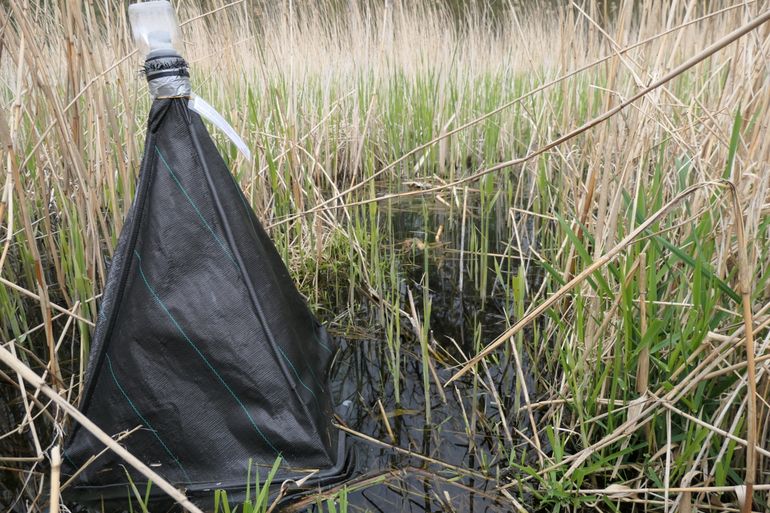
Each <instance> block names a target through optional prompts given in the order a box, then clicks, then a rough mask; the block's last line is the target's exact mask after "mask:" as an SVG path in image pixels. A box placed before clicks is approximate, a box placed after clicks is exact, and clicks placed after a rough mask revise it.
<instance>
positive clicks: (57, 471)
mask: <svg viewBox="0 0 770 513" xmlns="http://www.w3.org/2000/svg"><path fill="white" fill-rule="evenodd" d="M60 479H61V448H60V447H59V446H58V445H55V446H54V447H53V449H51V492H50V495H49V496H48V504H49V509H48V511H49V512H50V513H59V499H60V497H59V495H60V491H61V487H60V485H61V480H60Z"/></svg>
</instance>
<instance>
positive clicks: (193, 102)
mask: <svg viewBox="0 0 770 513" xmlns="http://www.w3.org/2000/svg"><path fill="white" fill-rule="evenodd" d="M187 106H188V107H189V109H190V110H194V111H195V112H197V113H198V114H200V115H201V116H202V117H203V118H205V119H207V120H209V121H211V122H212V123H214V125H215V126H216V127H217V128H219V129H220V130H221V131H222V132H224V133H225V135H226V136H227V137H228V139H230V140H231V141H232V142H233V144H234V145H235V147H236V148H238V151H240V152H241V153H242V154H243V156H244V157H246V160H248V161H249V162H251V150H249V147H248V146H246V143H245V142H243V139H241V136H240V135H238V134H237V133H236V131H235V129H234V128H233V127H232V126H230V123H228V122H227V121H226V120H225V118H223V117H222V115H221V114H220V113H219V112H217V109H215V108H214V107H212V106H211V105H209V104H208V103H207V102H206V101H205V100H204V99H203V98H201V97H200V96H197V95H193V97H192V98H190V102H189V103H188V104H187Z"/></svg>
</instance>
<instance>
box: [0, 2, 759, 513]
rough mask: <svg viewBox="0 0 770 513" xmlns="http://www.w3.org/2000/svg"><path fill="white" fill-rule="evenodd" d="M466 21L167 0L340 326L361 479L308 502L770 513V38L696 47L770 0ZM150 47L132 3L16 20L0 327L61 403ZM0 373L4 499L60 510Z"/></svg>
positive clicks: (130, 184)
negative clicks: (130, 19)
mask: <svg viewBox="0 0 770 513" xmlns="http://www.w3.org/2000/svg"><path fill="white" fill-rule="evenodd" d="M60 4H61V5H60ZM458 5H459V7H458ZM458 5H454V4H453V7H452V8H451V9H450V8H448V7H446V6H444V5H443V4H441V3H433V2H431V3H428V2H405V1H398V0H392V1H387V0H386V1H384V2H354V1H352V2H332V3H324V2H311V1H309V0H308V1H305V0H295V1H294V2H279V3H274V2H265V3H257V2H251V1H245V2H238V1H236V2H227V1H226V0H216V1H210V2H204V5H202V6H197V5H196V6H192V5H190V3H187V2H183V3H181V5H180V6H178V9H179V18H180V20H182V21H183V22H184V23H183V27H182V32H183V38H184V42H185V48H184V52H185V55H186V56H187V58H188V60H189V62H190V65H191V75H192V80H193V90H194V91H195V92H196V93H197V94H199V95H200V96H202V97H203V98H205V99H206V100H207V101H208V102H209V103H211V104H212V105H215V106H216V107H217V109H218V110H219V111H220V112H221V113H222V114H223V115H224V116H225V117H226V118H227V119H229V120H230V122H231V124H232V125H233V126H234V127H235V128H236V130H237V131H238V132H239V133H240V134H241V135H242V136H243V138H244V139H245V140H246V141H247V142H248V143H249V144H250V145H251V147H252V150H253V151H254V153H255V159H254V161H253V162H248V161H245V160H244V159H243V158H242V157H241V156H240V155H239V154H238V153H237V151H236V150H235V148H234V147H233V146H232V145H231V144H230V143H229V142H228V141H227V140H226V139H225V138H224V137H223V136H222V135H221V134H218V133H216V132H214V133H213V135H214V137H215V139H216V140H217V143H218V145H219V147H220V150H221V151H222V153H223V155H224V156H225V159H226V160H228V163H229V165H230V167H231V169H232V171H233V173H234V175H235V177H236V179H237V181H238V182H239V183H240V184H241V186H242V187H243V190H244V191H245V193H246V195H247V197H248V198H249V200H250V202H251V204H252V206H253V207H254V208H255V210H256V212H257V214H258V216H259V217H260V218H261V219H262V221H263V223H264V224H265V226H266V228H267V229H268V231H269V233H270V235H271V236H272V238H273V240H274V241H275V243H276V245H277V246H278V248H279V250H280V252H281V254H282V256H283V257H284V259H285V261H286V262H287V263H288V265H289V267H290V269H291V271H292V273H293V276H294V278H295V280H296V282H297V283H298V286H299V288H300V290H301V292H302V293H303V294H304V295H305V296H306V297H307V298H308V301H309V302H310V304H311V306H312V307H313V309H314V311H315V312H316V313H317V315H318V316H319V317H320V318H321V319H323V320H324V321H325V322H326V323H327V325H328V327H329V329H330V331H331V332H332V333H333V334H334V335H335V336H338V337H339V338H340V339H341V340H342V349H341V350H340V352H339V353H338V355H337V356H336V358H335V362H334V364H333V366H332V370H331V375H332V380H333V383H334V387H335V390H336V394H337V397H336V399H337V400H338V401H339V402H340V403H341V402H342V401H343V400H351V401H352V402H353V403H354V408H353V413H352V414H351V415H350V416H349V417H348V418H339V419H338V422H339V423H340V425H341V426H342V428H343V429H344V430H345V431H346V432H347V433H348V437H349V439H350V440H352V441H354V442H355V444H356V446H357V447H358V452H359V455H358V465H357V469H358V472H359V474H358V475H356V476H355V477H354V478H352V480H351V481H350V482H349V483H347V484H346V485H345V487H344V488H340V489H335V490H327V491H324V492H321V493H319V494H318V495H317V496H312V497H309V498H307V499H305V501H304V502H302V503H299V504H297V505H295V506H294V508H295V509H299V508H300V507H316V508H319V509H323V510H329V511H336V510H339V511H343V510H344V511H362V510H367V509H369V510H372V511H377V510H385V511H388V510H397V509H399V508H400V509H402V510H413V511H421V510H423V509H424V510H426V511H427V510H430V511H435V510H446V511H453V510H456V511H471V510H473V511H475V510H476V509H477V508H481V509H484V510H492V511H497V510H500V511H510V510H516V511H571V512H578V511H589V510H596V511H673V510H674V509H675V508H677V507H678V508H679V510H680V511H695V510H699V511H735V510H737V509H738V508H740V507H741V504H742V503H747V501H742V498H743V497H745V495H746V494H745V491H744V489H743V488H741V487H742V486H743V485H744V484H746V483H748V482H751V481H752V476H756V482H757V483H760V485H758V486H756V487H755V490H756V491H755V493H754V494H753V503H754V509H755V510H762V511H764V510H767V508H768V507H770V506H769V505H768V502H769V501H768V496H767V490H768V489H769V488H768V487H767V485H764V484H763V483H767V482H768V472H770V461H768V459H767V456H768V455H770V452H768V450H770V447H769V446H768V443H767V440H768V426H769V425H770V423H768V418H769V417H768V415H769V414H770V407H768V405H767V403H766V402H765V400H764V398H766V397H767V396H768V394H767V390H768V385H769V384H770V381H769V380H768V376H767V367H766V363H767V361H768V357H767V356H766V355H767V352H768V344H769V343H770V338H768V337H769V336H770V331H768V329H767V327H768V325H770V282H768V276H769V274H768V271H770V264H769V262H770V254H769V253H768V250H769V249H770V248H768V230H769V229H770V216H768V208H769V207H768V205H770V203H769V200H770V193H769V191H768V186H769V185H770V183H769V181H770V168H769V165H768V162H770V139H768V137H767V129H768V123H769V122H770V118H769V116H770V115H769V114H768V112H769V109H768V107H770V105H769V104H770V83H769V82H770V78H768V77H770V69H769V68H768V63H769V62H770V61H769V58H770V57H769V54H768V52H769V49H770V24H768V23H765V24H763V25H761V26H759V27H758V28H756V29H755V30H751V31H749V32H748V33H746V34H745V35H742V37H740V38H738V39H737V40H735V41H734V42H730V44H728V45H726V46H725V47H724V48H722V49H718V51H715V52H712V51H711V50H717V49H711V50H709V45H711V44H712V43H714V42H716V41H718V40H720V38H722V37H723V36H725V35H727V34H729V33H731V32H733V31H735V30H737V29H739V28H740V27H743V26H745V25H747V24H749V23H751V22H752V21H753V20H756V19H758V18H759V17H760V16H762V15H763V14H764V12H763V9H765V8H766V7H765V6H763V4H762V2H751V1H746V2H744V1H742V0H741V1H736V2H734V3H731V2H721V1H714V2H697V1H686V2H674V3H668V2H635V1H631V0H628V1H619V2H602V3H597V2H594V1H591V0H588V1H584V2H577V3H572V4H566V3H565V4H564V5H561V4H560V3H553V2H542V3H541V2H526V3H524V4H523V5H519V4H517V3H513V4H511V5H497V4H495V7H494V9H492V8H487V7H486V6H485V4H484V2H481V1H479V2H469V3H468V4H467V5H465V4H462V3H461V4H458ZM185 20H186V21H185ZM706 50H708V51H706ZM695 56H700V57H702V59H700V60H698V61H697V62H694V63H693V64H694V65H692V66H691V67H689V68H688V69H680V70H677V66H679V65H681V64H682V63H685V62H687V61H688V59H691V58H693V57H695ZM139 59H140V57H139V56H138V55H137V54H136V53H135V52H134V51H133V45H132V42H131V41H130V31H129V29H128V26H127V20H126V13H125V6H124V4H123V3H121V2H113V1H107V2H93V3H91V2H84V3H82V4H81V3H80V2H66V3H65V2H61V3H57V2H5V3H3V4H2V6H0V77H2V80H0V109H2V112H0V143H2V152H3V153H2V156H3V158H2V164H3V172H2V173H0V186H2V189H0V192H1V193H2V196H1V197H0V243H1V244H0V338H1V339H2V340H1V342H2V343H3V344H4V346H3V347H5V348H7V349H8V350H10V351H12V352H13V353H14V354H15V355H17V356H18V358H20V359H21V360H22V361H24V363H25V364H26V365H28V366H29V367H30V368H32V369H33V370H34V371H35V372H36V373H37V374H39V375H43V376H44V377H45V379H46V381H47V382H48V383H49V384H50V385H51V386H53V387H54V388H55V389H56V390H58V391H59V393H60V394H61V396H62V397H64V398H66V399H67V400H68V401H69V402H71V403H72V404H74V405H77V403H78V398H79V395H80V392H81V385H82V381H83V373H84V368H85V365H86V362H87V355H88V350H89V336H90V328H91V326H92V325H93V322H94V321H95V319H96V316H97V307H98V300H99V294H100V292H101V290H102V287H103V286H104V279H105V274H106V268H107V266H108V264H109V258H110V255H111V251H112V248H113V247H114V244H115V242H116V240H117V236H118V233H119V231H120V229H121V226H122V222H123V219H124V217H125V215H126V212H127V209H128V208H129V206H130V203H131V199H132V197H133V194H134V186H135V183H136V174H137V172H138V167H139V163H140V160H141V155H142V153H141V152H142V141H143V137H144V134H145V127H144V125H143V123H144V120H145V119H146V113H147V110H148V108H149V103H150V100H149V97H148V93H147V89H146V85H145V83H144V81H143V79H142V78H141V76H139V74H138V72H137V69H138V67H139V65H140V62H139ZM672 70H673V71H675V72H674V73H672ZM664 77H665V78H671V80H668V81H666V82H665V83H663V84H658V81H659V80H660V79H662V78H664ZM653 85H654V86H656V87H654V88H653V87H650V86H653ZM643 91H646V92H647V94H645V95H644V96H642V97H641V98H638V99H637V100H636V101H634V102H633V103H630V104H628V105H627V106H625V107H624V108H623V109H622V110H618V107H620V106H623V105H624V104H625V103H627V100H629V99H630V98H633V97H634V96H635V95H637V94H638V93H640V92H643ZM624 102H625V103H624ZM613 109H615V111H617V112H615V111H613ZM608 112H609V113H611V114H612V115H611V116H608V117H607V119H599V118H601V117H602V116H603V115H604V114H605V113H608ZM594 120H598V121H601V122H596V123H594V122H593V121H594ZM584 126H585V127H586V128H587V129H586V130H578V129H579V128H580V127H584ZM567 135H569V137H565V136H567ZM553 142H558V144H552V143H553ZM492 343H495V346H494V350H490V351H488V352H487V353H488V354H487V355H486V357H485V358H483V359H481V360H480V361H477V362H475V363H474V364H473V365H471V366H466V363H467V362H468V361H469V360H470V359H471V358H472V357H473V356H474V355H477V354H479V353H480V352H481V351H482V350H483V349H484V348H485V347H488V346H489V345H490V344H492ZM752 347H753V350H752V352H747V350H751V349H752ZM754 358H755V360H754ZM460 374H461V375H460ZM0 378H2V379H0V431H1V432H0V467H2V469H1V470H0V505H3V506H8V507H10V508H11V509H12V510H15V511H23V510H26V509H27V508H29V509H30V510H33V511H36V510H39V511H42V510H43V509H44V508H45V507H46V505H45V496H46V494H47V490H48V488H49V470H48V469H49V463H48V458H49V452H50V449H51V447H53V446H55V445H57V444H59V443H60V442H61V438H60V437H61V435H62V428H63V427H66V426H67V425H68V423H69V422H70V421H69V420H68V419H67V417H66V416H65V414H64V412H63V411H62V410H61V409H59V408H57V407H56V406H54V405H53V404H52V403H50V402H49V401H48V399H46V398H45V397H44V396H43V395H40V394H39V393H36V392H35V390H34V387H30V386H29V385H27V386H22V387H21V388H20V387H19V383H20V378H19V377H18V376H17V375H16V373H15V372H13V371H11V370H10V369H8V368H6V367H4V366H3V367H2V368H0ZM20 390H21V393H20ZM752 391H756V400H754V401H752V400H749V399H750V398H751V397H752V394H751V392H752ZM116 435H117V434H116ZM128 436H130V434H129V435H128ZM755 446H756V451H751V450H747V447H755ZM260 471H261V473H262V475H263V476H264V475H267V473H268V471H269V469H261V470H260ZM63 485H65V486H66V483H63ZM137 493H139V496H141V493H143V492H141V493H140V492H139V491H137ZM257 493H259V492H257ZM220 498H221V499H222V503H221V504H222V508H224V507H225V506H224V504H225V502H226V501H225V498H223V497H220ZM127 500H128V499H127ZM260 500H261V501H262V502H261V503H260V506H259V507H257V506H254V508H255V509H254V511H263V510H265V508H266V507H268V502H266V501H265V500H264V498H263V497H261V496H260ZM134 507H135V508H137V509H135V510H141V508H139V506H134ZM229 507H230V506H229V505H228V506H227V508H228V509H229ZM242 507H243V506H240V507H239V511H243V510H244V509H240V508H242ZM249 507H252V506H249ZM259 508H262V509H259ZM221 510H223V509H220V511H221Z"/></svg>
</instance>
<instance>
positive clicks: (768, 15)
mask: <svg viewBox="0 0 770 513" xmlns="http://www.w3.org/2000/svg"><path fill="white" fill-rule="evenodd" d="M768 21H770V11H766V12H764V13H762V14H761V15H759V16H757V17H756V18H755V19H754V20H752V21H751V22H750V23H747V24H746V25H743V26H742V27H740V28H738V29H736V30H734V31H733V32H730V33H729V34H727V35H726V36H724V37H722V38H721V39H719V40H718V41H716V42H714V43H712V44H711V45H709V46H708V47H706V48H705V49H703V50H702V51H701V52H699V53H698V54H696V55H694V56H693V57H691V58H689V59H688V60H686V61H685V62H683V63H682V64H680V65H679V66H677V67H676V68H674V69H673V70H672V71H670V72H668V73H667V74H666V75H665V76H663V77H662V78H660V79H658V80H656V81H655V82H653V83H652V84H650V85H649V86H647V87H645V88H644V89H642V90H641V91H639V92H637V93H636V94H634V95H633V96H631V97H630V98H628V99H626V100H623V101H622V102H620V103H619V104H618V105H617V106H615V107H613V108H612V109H610V110H607V111H605V112H604V113H603V114H601V115H599V116H597V117H595V118H593V119H591V120H590V121H587V122H586V123H584V124H583V125H581V126H579V127H577V128H575V129H573V130H571V131H570V132H568V133H567V134H565V135H563V136H561V137H557V138H556V139H554V140H552V141H550V142H549V143H547V144H545V145H543V146H541V147H540V148H538V149H537V150H535V151H532V152H530V153H529V154H527V155H525V156H524V157H518V158H515V159H511V160H507V161H505V162H500V163H498V164H495V165H494V166H491V167H488V168H486V169H482V170H480V171H477V172H475V173H473V174H471V175H469V176H466V177H463V178H460V179H457V180H455V181H453V182H450V183H447V184H442V185H439V186H436V187H428V188H422V189H418V190H414V191H407V192H400V193H392V194H384V195H382V196H377V197H376V198H372V199H366V200H361V201H355V202H347V203H345V204H344V205H345V206H347V207H352V206H361V205H368V204H370V203H380V202H383V201H391V200H394V199H403V198H408V197H414V196H426V195H429V194H435V193H437V192H440V191H444V190H448V189H454V188H455V187H459V186H460V185H464V184H467V183H470V182H474V181H477V180H479V179H480V178H483V177H484V176H486V175H489V174H492V173H495V172H497V171H501V170H503V169H506V168H509V167H512V166H516V165H520V164H524V163H525V162H528V161H530V160H532V159H534V158H535V157H538V156H540V155H543V154H544V153H546V152H548V151H550V150H552V149H554V148H556V147H557V146H559V145H561V144H563V143H565V142H566V141H569V140H570V139H574V138H575V137H577V136H578V135H580V134H582V133H584V132H587V131H588V130H590V129H591V128H594V127H595V126H597V125H599V124H601V123H603V122H605V121H607V120H608V119H610V118H612V117H613V116H615V115H616V114H618V113H619V112H621V111H622V110H623V109H625V108H626V107H628V106H629V105H631V104H633V103H634V102H636V101H637V100H639V99H640V98H643V97H644V96H645V95H647V94H649V93H650V92H652V91H654V90H655V89H657V88H659V87H661V86H663V85H664V84H666V83H668V82H670V81H671V80H673V79H674V78H676V77H678V76H679V75H681V74H682V73H684V72H685V71H687V70H689V69H690V68H692V67H693V66H695V65H696V64H698V63H700V62H702V61H704V60H706V59H707V58H709V57H711V56H712V55H713V54H714V53H716V52H718V51H719V50H721V49H723V48H725V47H727V46H728V45H730V44H731V43H733V42H734V41H736V40H738V39H740V38H741V37H743V36H745V35H746V34H748V33H749V32H751V31H753V30H755V29H757V28H758V27H760V26H762V25H763V24H764V23H767V22H768ZM334 208H338V207H325V208H324V210H329V209H334ZM309 212H315V210H312V209H311V210H310V211H308V213H309ZM302 214H304V212H303V213H302ZM298 215H299V214H298ZM275 225H276V224H273V225H272V226H275ZM495 343H498V344H499V343H500V342H499V341H496V342H495Z"/></svg>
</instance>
